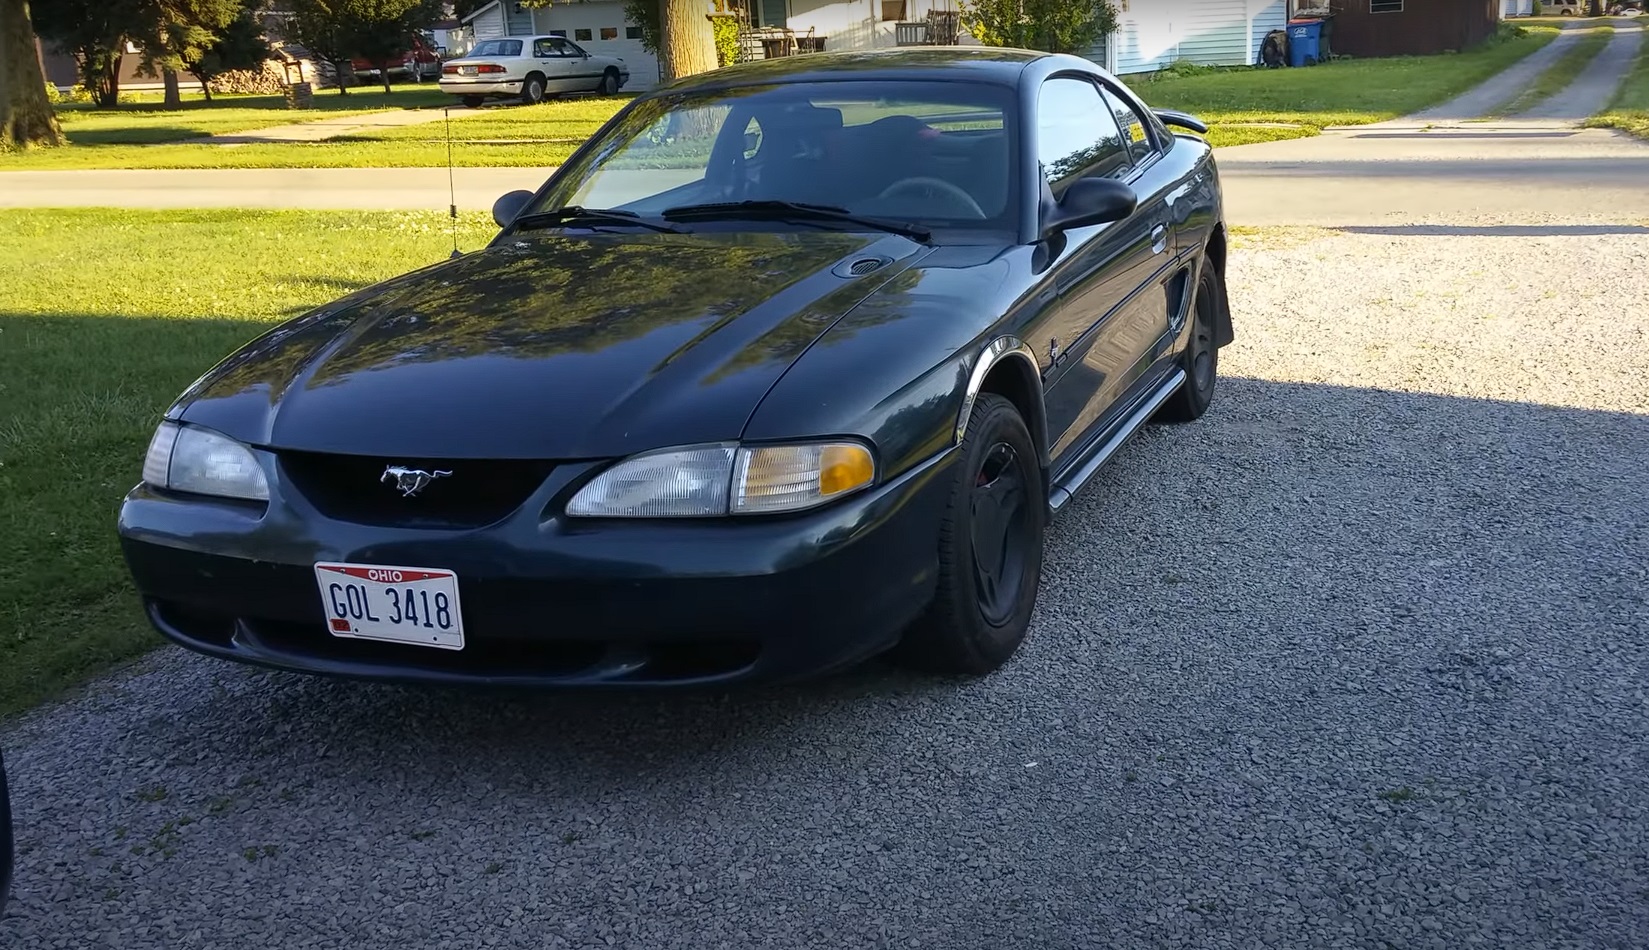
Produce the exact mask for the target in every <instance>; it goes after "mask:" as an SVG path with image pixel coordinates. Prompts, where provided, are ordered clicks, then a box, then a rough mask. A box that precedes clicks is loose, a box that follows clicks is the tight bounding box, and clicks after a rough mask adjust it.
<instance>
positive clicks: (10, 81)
mask: <svg viewBox="0 0 1649 950" xmlns="http://www.w3.org/2000/svg"><path fill="white" fill-rule="evenodd" d="M62 144H63V132H62V130H61V129H59V128H58V126H57V115H56V113H54V112H52V104H51V100H49V99H47V98H46V76H45V74H44V72H42V70H41V68H40V51H39V49H38V48H36V47H35V45H34V28H33V26H32V25H31V24H30V22H29V4H28V0H0V150H5V149H10V148H23V147H25V146H29V145H62Z"/></svg>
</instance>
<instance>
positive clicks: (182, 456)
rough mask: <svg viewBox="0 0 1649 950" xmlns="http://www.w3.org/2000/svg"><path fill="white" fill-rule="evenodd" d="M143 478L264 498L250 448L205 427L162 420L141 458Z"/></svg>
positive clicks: (159, 484) (176, 487)
mask: <svg viewBox="0 0 1649 950" xmlns="http://www.w3.org/2000/svg"><path fill="white" fill-rule="evenodd" d="M143 480H144V481H146V482H148V483H149V484H150V485H153V486H155V487H156V488H165V489H170V490H172V491H183V492H194V493H195V494H198V495H217V496H219V497H223V498H246V499H250V500H252V501H268V500H269V481H268V479H267V478H266V477H265V476H264V474H263V466H261V465H259V464H258V460H257V458H256V457H255V456H254V455H253V454H252V450H251V449H249V448H247V447H246V446H244V445H242V444H240V443H239V442H236V441H235V440H234V439H231V438H229V437H228V436H224V435H219V434H218V433H216V432H213V431H211V430H210V429H201V428H197V427H195V426H187V425H178V424H177V423H175V422H162V423H161V424H160V428H158V429H156V430H155V437H154V438H153V439H151V440H150V441H149V453H148V455H147V456H145V457H144V459H143Z"/></svg>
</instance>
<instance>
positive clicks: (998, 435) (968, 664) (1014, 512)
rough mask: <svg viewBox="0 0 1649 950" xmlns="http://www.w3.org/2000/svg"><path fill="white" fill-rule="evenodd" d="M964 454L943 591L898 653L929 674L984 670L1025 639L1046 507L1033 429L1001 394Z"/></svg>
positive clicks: (945, 544) (943, 533) (972, 429)
mask: <svg viewBox="0 0 1649 950" xmlns="http://www.w3.org/2000/svg"><path fill="white" fill-rule="evenodd" d="M961 454H962V457H961V459H960V461H959V462H958V463H957V471H956V481H955V483H954V484H953V485H952V486H951V496H950V505H949V507H948V509H947V510H946V512H945V518H944V521H943V522H942V523H941V524H940V527H939V583H938V590H937V592H936V593H935V595H934V599H933V603H932V604H931V605H930V606H929V607H928V611H927V613H926V614H925V615H923V616H922V617H921V618H920V619H919V620H918V621H917V622H916V623H915V624H914V625H913V626H912V627H911V629H910V630H909V631H907V632H906V633H905V636H904V639H903V640H902V641H901V642H900V644H899V646H898V648H897V649H896V650H895V653H894V657H895V658H896V659H898V660H899V661H900V662H903V663H904V664H905V665H907V666H911V667H914V668H916V669H921V670H926V671H929V672H935V673H969V674H974V675H980V674H984V673H989V672H991V671H992V670H995V669H997V668H998V667H1000V666H1002V664H1004V663H1006V662H1007V661H1008V659H1009V658H1010V657H1012V656H1013V654H1014V652H1015V651H1016V650H1018V649H1019V644H1020V643H1022V642H1023V641H1024V639H1025V631H1026V629H1027V628H1029V626H1030V622H1031V609H1032V608H1033V607H1034V606H1035V605H1036V589H1037V584H1038V582H1040V580H1041V578H1042V535H1043V531H1044V528H1045V527H1046V522H1047V517H1048V504H1047V499H1046V497H1045V495H1044V490H1043V484H1042V470H1041V466H1040V465H1039V464H1038V462H1037V454H1036V445H1035V443H1033V442H1032V441H1031V434H1030V430H1029V429H1027V428H1026V427H1025V420H1024V419H1023V418H1022V417H1021V416H1020V415H1019V410H1017V409H1015V408H1014V405H1013V403H1012V402H1009V401H1008V400H1007V399H1005V398H1003V397H1002V396H998V395H996V394H994V393H982V394H980V396H979V398H978V400H977V401H976V402H975V403H974V406H973V411H972V413H971V414H970V415H969V417H968V427H967V435H966V436H965V437H964V438H963V440H962V452H961Z"/></svg>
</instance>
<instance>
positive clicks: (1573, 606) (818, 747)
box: [0, 129, 1649, 950]
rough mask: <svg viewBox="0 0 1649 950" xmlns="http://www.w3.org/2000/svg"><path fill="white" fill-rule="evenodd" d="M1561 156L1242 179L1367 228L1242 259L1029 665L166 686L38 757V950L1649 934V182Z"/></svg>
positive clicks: (21, 922)
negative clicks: (739, 675)
mask: <svg viewBox="0 0 1649 950" xmlns="http://www.w3.org/2000/svg"><path fill="white" fill-rule="evenodd" d="M1517 131H1518V130H1516V129H1513V130H1510V131H1503V132H1500V133H1498V137H1497V138H1493V139H1471V140H1462V139H1450V138H1437V137H1434V138H1430V139H1426V140H1423V141H1424V142H1425V143H1426V144H1425V145H1424V147H1423V149H1424V150H1423V151H1422V152H1421V153H1420V154H1419V155H1418V157H1415V156H1413V155H1412V154H1411V153H1410V152H1409V151H1408V150H1411V149H1414V148H1416V146H1414V145H1412V144H1403V143H1405V142H1408V143H1413V142H1415V141H1420V140H1416V139H1412V138H1410V139H1404V138H1400V137H1394V138H1389V139H1384V140H1382V139H1380V138H1378V137H1376V138H1374V139H1358V138H1352V137H1346V138H1343V139H1327V138H1325V139H1318V140H1310V141H1307V142H1302V143H1289V144H1292V145H1294V146H1295V147H1294V148H1293V149H1292V150H1286V149H1275V148H1273V147H1272V146H1256V147H1253V149H1254V150H1252V151H1244V150H1235V154H1236V159H1235V160H1234V161H1233V160H1228V161H1227V163H1226V164H1227V166H1228V167H1229V168H1231V169H1232V171H1231V172H1230V173H1229V174H1230V178H1231V180H1232V192H1233V208H1234V211H1235V209H1236V208H1238V207H1241V208H1242V209H1243V214H1244V215H1247V216H1246V217H1243V216H1238V217H1237V220H1238V221H1239V222H1245V223H1252V222H1253V221H1255V220H1272V221H1276V220H1288V219H1289V217H1290V215H1289V213H1288V212H1280V213H1278V214H1275V215H1273V216H1272V217H1271V218H1269V219H1267V218H1264V217H1263V211H1264V209H1263V208H1260V207H1257V206H1256V205H1255V204H1253V203H1249V204H1245V205H1239V204H1238V202H1239V201H1244V202H1246V201H1249V199H1247V198H1245V197H1243V195H1244V191H1243V189H1244V188H1245V187H1249V186H1248V185H1245V184H1244V183H1245V182H1248V183H1254V182H1256V181H1259V182H1262V183H1264V187H1266V188H1270V189H1273V193H1275V194H1285V193H1291V192H1290V190H1289V189H1285V188H1283V187H1282V185H1281V182H1283V181H1286V180H1288V179H1287V178H1286V176H1284V175H1283V174H1281V173H1282V172H1283V171H1286V169H1284V168H1283V167H1282V166H1283V165H1284V164H1286V163H1289V162H1292V163H1294V164H1295V165H1296V166H1299V167H1301V168H1305V169H1308V170H1309V169H1315V170H1316V171H1315V173H1299V172H1298V170H1297V169H1296V174H1295V175H1294V178H1293V180H1294V181H1295V182H1296V183H1297V184H1298V183H1301V182H1307V181H1311V182H1329V181H1334V180H1336V176H1335V175H1334V174H1333V173H1332V172H1331V171H1330V170H1329V168H1328V166H1332V165H1335V164H1336V163H1338V164H1340V165H1341V166H1342V170H1341V172H1340V173H1339V176H1338V180H1339V181H1341V182H1342V187H1341V192H1346V191H1350V192H1354V193H1353V194H1343V195H1342V200H1341V201H1340V202H1339V203H1338V204H1325V205H1314V204H1312V203H1311V202H1302V207H1301V210H1300V211H1299V212H1296V213H1295V216H1296V217H1297V218H1299V219H1304V220H1308V221H1317V222H1319V223H1327V224H1330V225H1334V226H1336V228H1337V229H1336V230H1323V231H1320V230H1314V229H1298V230H1295V229H1281V230H1270V231H1265V232H1261V233H1260V234H1258V235H1245V236H1243V237H1241V239H1240V241H1239V246H1238V247H1237V248H1236V249H1235V251H1234V254H1233V258H1232V263H1231V272H1232V300H1233V306H1234V308H1235V315H1236V321H1237V332H1238V343H1237V344H1236V345H1235V346H1234V347H1233V348H1232V349H1230V350H1229V351H1227V353H1226V354H1225V356H1224V357H1223V358H1222V363H1221V371H1222V374H1223V381H1222V383H1221V389H1220V391H1219V396H1218V398H1217V401H1216V404H1215V407H1214V409H1213V410H1212V411H1211V412H1210V414H1209V415H1208V416H1207V417H1205V419H1204V420H1202V421H1201V422H1199V423H1196V424H1193V425H1190V426H1184V427H1177V428H1173V429H1163V430H1153V431H1152V432H1150V433H1149V434H1148V435H1147V436H1146V437H1144V438H1142V439H1141V440H1140V441H1138V442H1137V443H1135V444H1134V445H1132V446H1131V447H1130V448H1129V449H1127V450H1126V451H1125V452H1124V453H1123V454H1122V457H1121V458H1120V459H1119V460H1118V462H1117V463H1116V464H1115V465H1114V466H1113V467H1112V468H1110V469H1109V470H1108V471H1107V472H1106V473H1105V475H1104V476H1103V477H1102V478H1101V479H1100V480H1099V481H1098V483H1096V484H1095V485H1093V486H1091V488H1090V489H1089V490H1088V491H1086V492H1084V494H1083V495H1082V496H1080V498H1079V500H1078V501H1077V502H1076V503H1075V504H1074V505H1073V506H1072V507H1073V509H1074V510H1073V511H1072V512H1071V513H1070V515H1069V516H1068V517H1065V518H1062V519H1061V521H1060V522H1059V523H1058V524H1057V525H1056V527H1055V528H1054V530H1053V533H1052V536H1051V537H1050V540H1049V555H1048V575H1047V578H1046V580H1045V583H1044V589H1043V591H1042V599H1041V606H1040V610H1039V613H1038V616H1037V618H1036V621H1035V624H1034V627H1033V631H1032V635H1031V638H1030V641H1029V642H1028V643H1027V645H1026V648H1025V651H1024V653H1023V654H1022V655H1021V657H1020V658H1018V659H1017V660H1016V661H1015V662H1014V663H1013V664H1012V665H1011V666H1010V667H1009V668H1007V669H1006V670H1004V671H1002V672H1001V673H1000V674H998V675H996V676H993V677H991V678H988V679H985V680H983V681H978V682H970V683H954V682H939V681H932V680H924V679H920V678H914V677H910V676H906V675H903V674H899V673H896V672H892V671H889V670H887V669H884V668H880V667H872V668H870V669H867V670H864V671H860V672H858V673H855V674H853V675H849V676H844V677H840V678H837V679H833V680H831V681H828V682H825V683H819V684H814V685H811V686H808V687H805V688H796V689H787V690H776V691H757V692H749V693H741V694H736V695H730V696H724V695H708V696H695V697H667V698H660V697H605V698H583V697H534V696H493V695H477V694H471V693H461V692H451V691H431V690H412V689H394V688H384V687H372V686H362V685H358V684H350V683H339V682H330V681H322V680H313V679H305V678H300V677H295V676H286V675H278V674H265V673H257V672H253V671H249V670H245V669H241V668H237V667H230V666H227V665H224V664H220V663H215V662H211V661H207V660H205V659H202V658H197V657H194V656H192V655H185V654H183V653H181V652H179V651H175V650H166V651H162V652H160V653H158V654H156V655H155V656H154V657H152V658H151V659H149V660H147V661H145V662H144V663H142V664H140V665H139V666H138V667H137V668H136V669H135V670H133V671H131V672H130V673H127V674H123V675H120V676H115V677H111V678H110V679H108V680H105V681H103V682H101V683H98V684H96V685H95V686H94V687H93V688H91V689H90V690H89V691H88V692H87V694H86V695H84V696H82V697H79V698H76V699H73V700H71V701H69V702H66V703H64V704H62V705H58V706H55V707H52V708H47V709H43V710H41V711H39V712H37V713H36V714H34V715H32V716H31V717H29V718H28V719H26V720H25V721H23V722H21V723H17V724H13V725H12V726H10V727H8V728H7V729H6V730H5V731H4V735H3V737H0V738H3V740H4V742H5V744H6V748H7V764H8V765H9V766H11V767H12V768H13V769H14V779H15V784H16V786H17V794H18V803H17V804H18V815H19V821H20V823H21V833H22V841H21V844H22V856H21V857H22V860H21V864H20V868H19V884H18V898H19V899H18V901H17V902H16V903H15V905H14V907H13V909H12V910H11V912H10V913H11V916H9V917H8V918H7V919H5V920H4V921H0V943H3V942H4V941H6V940H7V939H8V938H10V939H12V940H13V941H14V942H15V944H16V945H17V946H20V947H29V948H31V950H34V948H42V950H55V948H70V947H73V948H77V950H78V948H82V947H88V946H90V947H119V948H121V950H149V948H166V950H174V948H195V947H225V946H240V945H244V946H270V947H281V948H288V947H327V948H330V947H340V948H341V947H348V948H351V950H372V948H380V947H383V948H397V950H405V948H418V950H422V948H425V947H431V948H433V947H440V948H443V950H444V948H469V947H490V946H502V947H521V948H535V950H536V948H543V947H591V946H617V947H635V948H642V947H645V948H648V950H654V948H674V947H683V948H688V947H691V948H700V947H732V948H741V950H742V948H759V947H776V948H777V947H782V948H795V947H830V948H837V947H895V946H897V947H907V946H909V947H933V948H951V947H956V948H968V950H973V948H980V947H991V948H998V947H1000V948H1019V947H1025V948H1047V947H1060V948H1065V947H1147V946H1149V947H1175V948H1179V947H1185V948H1190V947H1196V948H1216V950H1220V948H1243V950H1248V948H1255V947H1273V946H1275V947H1290V948H1292V947H1313V946H1321V947H1336V946H1338V947H1355V948H1374V947H1388V946H1395V947H1405V948H1424V950H1431V948H1447V950H1454V948H1459V947H1469V946H1484V947H1494V948H1508V950H1524V948H1528V950H1548V948H1577V950H1578V948H1588V950H1589V948H1640V947H1643V946H1646V945H1649V860H1646V858H1645V855H1649V751H1646V750H1649V715H1646V710H1645V702H1646V698H1645V693H1644V689H1645V686H1644V683H1645V675H1646V674H1649V637H1646V636H1645V633H1646V632H1649V597H1646V591H1649V573H1646V571H1645V565H1646V564H1649V492H1645V491H1644V478H1643V470H1642V469H1643V460H1644V459H1645V458H1649V396H1646V395H1645V389H1644V386H1643V383H1642V381H1643V379H1644V378H1645V377H1646V376H1649V329H1646V328H1645V326H1644V325H1643V322H1642V321H1641V320H1639V319H1635V318H1634V317H1633V316H1632V315H1633V314H1636V313H1639V312H1641V309H1642V301H1643V300H1645V299H1649V218H1646V217H1644V216H1642V215H1639V214H1638V212H1637V210H1636V208H1635V206H1633V205H1631V204H1629V203H1627V200H1626V196H1624V195H1623V194H1622V192H1621V191H1620V190H1619V189H1617V188H1614V187H1611V186H1608V185H1605V186H1603V187H1600V186H1599V185H1598V181H1599V179H1598V177H1597V175H1598V174H1599V173H1604V174H1607V173H1610V172H1609V170H1610V169H1617V168H1619V167H1631V163H1633V162H1641V161H1642V160H1643V158H1642V151H1641V149H1640V148H1638V147H1635V146H1627V145H1626V144H1625V143H1623V142H1616V141H1615V140H1613V139H1609V140H1607V141H1606V140H1604V139H1601V138H1597V137H1595V136H1592V135H1591V134H1589V133H1588V134H1587V135H1585V136H1570V135H1564V136H1562V137H1554V138H1532V137H1518V136H1516V135H1515V134H1514V133H1515V132H1517ZM1523 131H1527V130H1526V129H1525V130H1523ZM1558 131H1563V132H1567V130H1563V129H1559V130H1558ZM1336 149H1349V150H1352V151H1353V152H1356V153H1359V154H1365V156H1366V154H1367V153H1368V152H1373V153H1376V154H1377V155H1378V156H1379V157H1378V158H1369V159H1367V161H1368V166H1373V165H1375V164H1377V163H1383V165H1384V166H1389V167H1388V168H1387V171H1386V174H1385V175H1383V176H1381V177H1377V178H1376V177H1373V176H1372V170H1371V167H1365V166H1352V167H1350V168H1345V167H1343V166H1345V165H1346V163H1347V162H1348V160H1349V159H1352V158H1354V157H1355V156H1354V155H1348V154H1347V153H1346V152H1336V151H1335V150H1336ZM1548 149H1554V150H1555V151H1547V150H1548ZM1402 154H1409V155H1410V157H1409V158H1407V159H1403V158H1400V157H1397V156H1400V155H1402ZM1558 154H1567V155H1568V159H1567V160H1566V163H1564V162H1559V163H1556V164H1553V165H1549V166H1542V165H1540V164H1539V163H1538V162H1534V161H1530V160H1529V159H1530V157H1531V156H1533V157H1545V158H1552V157H1554V156H1556V155H1558ZM1244 156H1253V157H1251V158H1248V159H1246V161H1245V158H1244ZM1358 160H1359V161H1362V160H1363V159H1358ZM1512 160H1518V161H1521V162H1522V164H1523V167H1524V169H1525V175H1524V177H1523V178H1522V179H1521V184H1520V185H1519V186H1518V187H1511V186H1509V185H1507V186H1505V187H1504V190H1503V199H1504V200H1503V202H1502V203H1501V204H1500V205H1498V206H1490V205H1488V204H1487V203H1485V204H1482V205H1465V204H1459V205H1454V206H1447V205H1444V206H1439V205H1437V204H1436V203H1435V202H1436V201H1438V200H1439V197H1438V196H1439V191H1438V186H1437V184H1436V183H1437V182H1438V181H1445V180H1448V176H1447V174H1446V172H1447V163H1449V162H1455V163H1459V164H1460V165H1461V166H1464V167H1467V168H1471V169H1474V170H1475V171H1474V172H1473V174H1466V175H1459V176H1457V179H1456V180H1460V181H1476V182H1478V184H1476V185H1474V187H1478V188H1485V189H1487V188H1490V187H1492V183H1493V182H1494V179H1492V178H1484V177H1481V176H1482V175H1483V173H1484V170H1485V169H1488V168H1491V167H1493V163H1495V162H1499V161H1512ZM1268 163H1270V164H1268ZM1474 175H1475V176H1478V177H1474ZM1547 178H1550V179H1551V182H1549V183H1548V182H1545V181H1544V179H1547ZM1388 180H1389V183H1388ZM1537 180H1538V181H1537ZM1608 180H1609V181H1613V179H1608ZM1642 180H1649V179H1640V183H1641V181H1642ZM1428 183H1429V184H1428ZM1317 187H1326V186H1323V185H1319V186H1317ZM1379 189H1383V190H1379ZM1531 189H1533V190H1535V191H1536V194H1535V195H1534V196H1533V197H1531V196H1530V191H1531ZM1640 189H1641V184H1640ZM3 190H4V189H0V191H3ZM1369 190H1379V191H1378V194H1379V195H1381V196H1383V198H1384V200H1385V201H1387V202H1388V203H1387V204H1385V205H1384V206H1383V207H1381V205H1380V202H1379V201H1375V200H1369V199H1367V198H1366V197H1364V196H1363V195H1362V192H1364V191H1369ZM1598 191H1602V192H1604V193H1605V194H1613V195H1616V196H1617V198H1618V200H1617V201H1616V202H1615V203H1614V204H1613V206H1610V207H1605V205H1606V204H1607V202H1602V201H1599V202H1595V203H1592V204H1578V203H1565V202H1578V199H1579V198H1581V197H1583V196H1586V195H1588V194H1591V193H1593V192H1598ZM1250 193H1252V192H1250ZM1292 193H1294V194H1299V192H1298V191H1297V190H1296V191H1293V192H1292ZM1324 194H1325V197H1326V196H1327V195H1328V194H1329V193H1328V192H1325V193H1324ZM1556 198H1562V199H1563V201H1562V202H1559V203H1555V204H1548V205H1545V206H1544V207H1540V208H1537V207H1534V205H1535V204H1536V203H1537V202H1538V201H1542V200H1551V199H1556ZM444 203H445V199H444V197H442V198H441V199H439V200H437V201H436V202H433V203H432V204H431V205H429V206H431V207H441V206H443V205H444ZM1325 207H1326V208H1328V209H1329V210H1330V211H1332V210H1333V209H1336V208H1337V209H1339V213H1340V214H1341V217H1340V218H1339V219H1337V220H1336V219H1334V218H1332V217H1331V216H1330V215H1329V213H1328V212H1327V211H1324V210H1323V209H1324V208H1325ZM1387 212H1390V213H1389V214H1388V213H1387ZM1574 260H1582V261H1587V262H1591V265H1592V266H1587V267H1571V266H1565V265H1564V262H1567V261H1574Z"/></svg>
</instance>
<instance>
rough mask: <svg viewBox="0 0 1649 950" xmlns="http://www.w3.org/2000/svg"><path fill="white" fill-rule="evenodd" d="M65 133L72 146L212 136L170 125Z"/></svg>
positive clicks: (79, 130)
mask: <svg viewBox="0 0 1649 950" xmlns="http://www.w3.org/2000/svg"><path fill="white" fill-rule="evenodd" d="M63 132H64V135H65V136H66V137H67V138H68V140H69V144H70V145H81V146H98V145H151V144H155V143H157V142H186V141H189V140H191V139H200V138H205V137H207V136H209V135H211V134H212V133H210V132H207V131H204V130H202V129H190V128H179V127H176V126H169V125H144V126H135V127H131V128H115V129H111V128H96V129H77V128H75V127H74V126H72V125H71V126H68V127H67V128H65V129H64V130H63Z"/></svg>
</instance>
